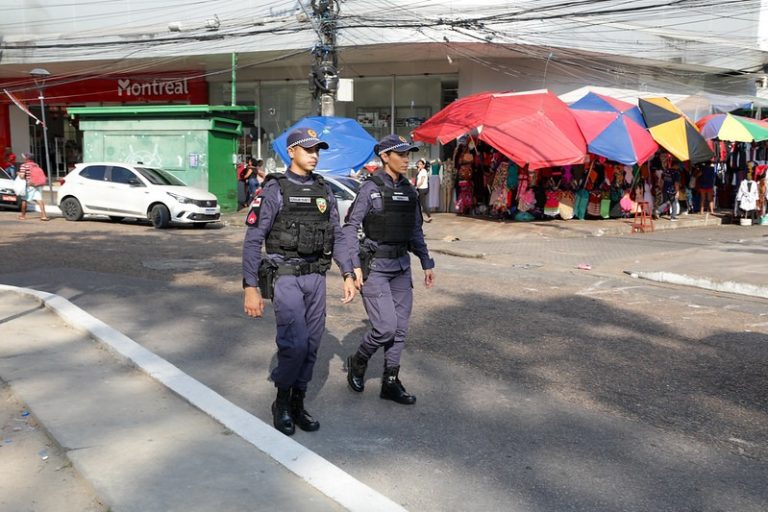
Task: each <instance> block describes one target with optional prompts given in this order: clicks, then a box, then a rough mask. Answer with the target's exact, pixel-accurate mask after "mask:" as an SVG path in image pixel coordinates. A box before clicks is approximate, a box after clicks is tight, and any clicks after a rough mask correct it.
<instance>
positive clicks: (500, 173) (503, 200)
mask: <svg viewBox="0 0 768 512" xmlns="http://www.w3.org/2000/svg"><path fill="white" fill-rule="evenodd" d="M509 169H510V165H509V162H507V161H503V162H499V163H498V166H497V167H496V174H495V175H494V177H493V185H492V187H491V201H490V207H491V211H492V212H494V213H497V214H499V213H505V212H506V211H507V197H508V196H509V189H508V188H507V183H508V182H509V180H508V178H509V176H508V175H509ZM515 173H517V171H516V170H515Z"/></svg>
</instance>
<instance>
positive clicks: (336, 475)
mask: <svg viewBox="0 0 768 512" xmlns="http://www.w3.org/2000/svg"><path fill="white" fill-rule="evenodd" d="M0 323H1V324H2V333H3V335H2V343H0V378H2V380H3V381H5V382H7V383H8V384H9V385H10V387H11V389H12V392H13V393H14V395H16V396H17V397H19V398H20V399H22V400H23V401H24V402H26V404H27V405H28V407H29V410H30V412H31V414H32V415H33V416H34V417H36V418H37V420H38V421H39V423H40V424H41V425H42V426H43V427H44V428H45V429H46V430H47V432H48V433H49V434H50V437H51V438H52V439H54V440H55V442H56V443H57V444H58V445H59V446H60V447H61V449H62V451H63V452H64V453H65V454H66V456H67V457H68V458H69V459H70V461H71V462H72V464H73V465H74V467H75V469H76V470H77V471H78V472H79V473H80V474H81V475H82V476H83V477H84V478H85V480H86V481H87V482H89V483H90V485H91V486H92V487H93V489H94V491H95V494H96V495H97V496H98V497H99V499H100V501H101V502H102V503H103V504H104V505H105V506H106V507H108V508H109V509H110V510H112V511H114V512H124V511H136V512H139V511H141V512H147V511H172V510H173V511H176V510H178V511H181V510H184V511H200V512H203V511H205V512H209V511H211V510H217V511H220V512H225V511H251V510H297V511H299V510H306V511H310V510H311V511H316V510H344V509H348V510H359V511H371V510H381V511H389V510H403V509H402V507H400V506H399V505H397V504H396V503H394V502H392V501H391V500H389V499H388V498H386V497H384V496H382V495H380V494H378V493H377V492H376V491H374V490H373V489H371V488H369V487H367V486H365V485H364V484H362V483H360V482H358V481H357V480H355V479H354V478H352V477H351V476H350V475H348V474H346V473H345V472H343V471H341V470H340V469H338V468H337V467H335V466H333V465H332V464H330V463H329V462H328V461H326V460H324V459H322V458H321V457H319V456H318V455H316V454H314V453H313V452H311V451H309V450H307V449H306V448H304V447H303V446H301V445H300V444H298V443H296V442H295V441H293V440H292V439H291V438H288V437H285V436H283V435H282V434H280V433H278V432H277V431H276V430H275V429H274V428H272V426H271V425H266V424H265V423H263V422H262V421H260V420H259V419H257V418H255V417H253V416H251V415H250V414H248V413H246V412H245V411H243V410H242V409H240V408H238V407H236V406H235V405H234V404H232V403H230V402H229V401H227V400H226V399H224V398H223V397H221V396H220V395H218V394H216V393H215V392H213V391H212V390H210V389H209V388H207V387H205V386H203V385H202V384H201V383H199V382H197V381H195V380H194V379H192V378H191V377H189V376H188V375H186V374H184V373H183V372H181V371H180V370H179V369H178V368H176V367H174V366H173V365H171V364H170V363H168V362H166V361H164V360H162V359H161V358H159V357H157V356H156V355H154V354H152V353H150V352H148V351H146V350H145V349H143V347H141V346H139V345H138V344H136V343H135V342H133V341H132V340H130V339H129V338H127V337H125V336H123V335H121V334H120V333H118V332H116V331H114V330H113V329H111V328H110V327H109V326H107V325H105V324H103V323H102V322H100V321H99V320H97V319H95V318H94V317H92V316H90V315H88V314H87V313H85V312H83V311H82V310H80V309H79V308H77V307H75V306H74V305H72V304H71V303H69V302H68V301H66V300H65V299H63V298H61V297H58V296H56V295H51V294H47V293H43V292H34V291H31V290H27V289H22V288H15V287H10V286H0ZM105 349H106V350H105ZM59 510H64V509H59Z"/></svg>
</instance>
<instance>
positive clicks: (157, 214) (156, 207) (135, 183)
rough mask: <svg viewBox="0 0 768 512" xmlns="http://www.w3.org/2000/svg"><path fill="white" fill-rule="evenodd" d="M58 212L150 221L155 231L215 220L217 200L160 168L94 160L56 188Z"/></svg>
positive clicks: (74, 216)
mask: <svg viewBox="0 0 768 512" xmlns="http://www.w3.org/2000/svg"><path fill="white" fill-rule="evenodd" d="M59 208H60V209H61V213H62V215H64V218H66V219H67V220H80V219H82V218H83V215H84V214H90V215H107V216H108V217H109V218H110V219H112V220H113V221H115V222H119V221H121V220H123V219H124V218H126V217H130V218H136V219H149V220H150V221H151V222H152V225H153V226H155V227H156V228H166V227H168V226H169V225H170V224H171V223H179V224H194V225H196V226H199V227H203V226H205V225H206V224H208V223H210V222H218V221H219V217H220V216H221V210H220V208H219V202H218V201H217V199H216V196H214V195H213V194H211V193H210V192H206V191H204V190H200V189H197V188H193V187H188V186H187V185H186V184H185V183H184V182H183V181H181V180H180V179H178V178H177V177H175V176H174V175H172V174H171V173H169V172H168V171H164V170H162V169H157V168H154V167H148V166H144V165H132V164H123V163H110V162H94V163H85V164H77V165H75V168H74V169H73V170H72V171H71V172H70V173H69V174H67V176H66V177H65V178H64V180H63V183H62V185H61V188H60V189H59Z"/></svg>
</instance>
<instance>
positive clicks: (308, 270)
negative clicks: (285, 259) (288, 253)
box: [276, 261, 328, 276]
mask: <svg viewBox="0 0 768 512" xmlns="http://www.w3.org/2000/svg"><path fill="white" fill-rule="evenodd" d="M327 271H328V264H326V263H320V262H318V261H313V262H311V263H278V264H277V271H276V274H277V275H278V276H305V275H307V274H325V273H326V272H327Z"/></svg>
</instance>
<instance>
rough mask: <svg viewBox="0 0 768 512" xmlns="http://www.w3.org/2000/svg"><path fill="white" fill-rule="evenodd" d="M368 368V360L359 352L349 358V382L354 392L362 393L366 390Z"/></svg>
mask: <svg viewBox="0 0 768 512" xmlns="http://www.w3.org/2000/svg"><path fill="white" fill-rule="evenodd" d="M366 368H368V359H367V358H366V357H365V356H364V355H363V354H361V353H360V351H359V350H358V351H357V352H355V353H354V355H351V356H348V357H347V382H348V383H349V387H351V388H352V391H357V392H358V393H362V392H363V390H364V389H365V370H366Z"/></svg>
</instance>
